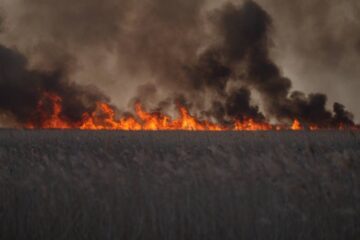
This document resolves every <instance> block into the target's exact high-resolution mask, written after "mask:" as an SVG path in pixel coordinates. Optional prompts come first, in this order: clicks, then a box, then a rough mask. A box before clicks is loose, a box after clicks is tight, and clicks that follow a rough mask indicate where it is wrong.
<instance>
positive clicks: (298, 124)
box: [291, 119, 303, 131]
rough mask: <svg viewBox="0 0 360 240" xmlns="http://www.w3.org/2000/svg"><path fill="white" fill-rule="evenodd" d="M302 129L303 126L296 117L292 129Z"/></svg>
mask: <svg viewBox="0 0 360 240" xmlns="http://www.w3.org/2000/svg"><path fill="white" fill-rule="evenodd" d="M302 129H303V128H302V126H301V124H300V122H299V120H297V119H295V120H294V122H293V124H292V125H291V130H293V131H299V130H302Z"/></svg>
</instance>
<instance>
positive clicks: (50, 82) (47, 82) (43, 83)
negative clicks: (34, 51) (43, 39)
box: [0, 45, 107, 127]
mask: <svg viewBox="0 0 360 240" xmlns="http://www.w3.org/2000/svg"><path fill="white" fill-rule="evenodd" d="M0 66H1V68H0V110H1V111H2V112H4V113H5V114H8V115H9V116H10V117H12V118H14V119H15V120H16V121H17V122H18V123H19V124H22V125H24V124H29V123H31V124H32V125H33V126H35V127H41V123H42V122H43V121H44V120H46V118H49V117H50V116H51V115H52V114H53V111H54V107H53V106H52V105H53V102H52V101H51V99H48V98H47V97H46V94H54V95H56V96H59V97H60V98H61V99H62V103H61V105H62V111H61V113H60V114H61V117H62V118H63V119H64V120H66V121H69V122H74V123H76V122H78V121H79V120H81V117H82V114H83V113H91V112H92V111H93V110H94V109H95V107H96V102H97V101H107V98H106V97H105V96H103V95H102V94H100V93H99V92H98V91H97V90H96V89H93V88H90V87H89V88H88V87H80V86H79V85H77V84H75V83H72V82H70V81H68V80H67V79H66V75H65V74H64V72H65V71H64V70H62V69H59V70H57V71H51V72H42V71H35V70H28V69H27V60H26V58H25V57H24V56H23V55H21V54H20V53H18V52H17V51H15V50H12V49H9V48H6V47H3V46H1V45H0ZM41 101H42V102H43V104H44V108H43V109H41V110H42V114H44V115H40V114H37V111H38V105H39V103H40V102H41ZM43 118H45V119H43Z"/></svg>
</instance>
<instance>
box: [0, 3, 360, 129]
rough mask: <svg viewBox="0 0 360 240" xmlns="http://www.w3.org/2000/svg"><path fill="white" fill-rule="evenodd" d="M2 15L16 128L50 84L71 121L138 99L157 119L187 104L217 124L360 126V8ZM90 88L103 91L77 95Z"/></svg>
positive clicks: (5, 99)
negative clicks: (102, 105)
mask: <svg viewBox="0 0 360 240" xmlns="http://www.w3.org/2000/svg"><path fill="white" fill-rule="evenodd" d="M0 6H1V15H2V16H3V19H4V20H3V24H2V33H1V35H0V44H2V46H1V49H0V50H1V51H0V55H1V56H0V64H1V67H2V71H1V73H0V77H1V79H0V84H1V91H2V92H4V93H6V94H3V95H2V99H1V98H0V108H1V109H2V110H3V111H5V112H7V113H10V115H11V116H15V119H16V120H17V121H18V122H20V123H21V122H23V119H25V120H27V119H26V118H27V115H26V114H27V112H31V111H32V110H33V109H34V108H35V106H36V104H37V102H38V101H39V99H41V98H42V97H41V93H40V92H43V91H49V89H48V87H47V85H48V84H50V85H51V86H54V88H55V89H54V88H52V89H51V90H52V92H55V93H57V94H59V95H60V96H61V97H62V98H64V99H66V101H65V104H66V106H65V112H64V117H65V118H70V119H79V115H80V116H81V113H83V112H90V111H91V109H93V108H94V101H95V100H102V101H105V102H110V100H108V97H109V98H110V99H111V102H112V103H113V104H114V105H116V106H118V108H119V109H122V110H128V109H129V105H130V106H131V104H129V103H133V102H134V99H140V100H141V101H142V102H144V104H145V105H146V106H147V107H150V108H154V109H159V108H160V109H161V108H163V109H166V108H167V106H169V104H170V103H173V102H181V103H186V105H187V106H189V107H190V108H191V111H193V112H194V113H196V114H197V115H201V116H203V117H210V118H213V119H216V120H218V121H219V122H227V121H229V120H230V119H231V118H236V119H246V118H254V119H256V120H258V121H264V120H265V119H269V118H270V119H277V120H280V121H288V120H292V119H293V118H299V119H301V120H302V121H305V122H307V123H314V124H320V123H321V124H328V125H334V124H335V125H336V124H338V123H340V122H342V123H346V124H350V125H351V124H353V122H352V120H353V116H352V114H351V113H350V112H348V111H347V109H349V110H351V111H352V112H353V113H354V114H355V117H356V119H359V117H360V112H359V110H358V108H357V104H356V103H357V102H359V101H360V98H359V95H358V94H357V91H358V90H360V80H359V77H360V70H358V69H357V65H356V64H358V62H359V60H360V17H359V16H360V4H359V3H358V2H357V1H355V0H350V1H347V2H346V3H343V2H342V3H338V2H336V1H333V0H331V1H326V0H315V1H310V0H305V1H300V0H299V1H297V0H296V1H285V0H281V1H275V0H258V1H250V0H249V1H240V0H239V1H231V2H226V1H222V2H215V1H211V0H208V1H206V0H194V1H182V0H141V1H136V2H135V1H132V0H123V1H116V0H78V1H75V2H74V1H70V0H64V1H56V0H47V1H46V0H0ZM9 56H10V59H13V60H14V59H16V60H14V61H8V60H7V57H9ZM12 73H16V74H15V75H16V76H15V75H14V74H12ZM9 76H11V78H9ZM13 76H15V77H13ZM49 78H50V80H48V79H49ZM29 81H31V83H30V82H29ZM32 82H33V84H32ZM48 82H50V83H48ZM10 83H11V84H10ZM89 84H92V85H94V86H95V87H97V88H99V90H96V89H94V87H92V88H91V90H88V89H89V88H90V87H81V86H82V85H89ZM14 85H16V87H14ZM39 86H40V87H39ZM44 86H45V87H44ZM9 90H11V91H9ZM12 91H13V92H12ZM39 91H40V92H39ZM100 92H103V93H100ZM303 92H304V93H303ZM317 92H320V93H317ZM19 95H21V97H19ZM30 95H31V96H30ZM34 95H35V96H34ZM69 95H70V96H69ZM74 96H82V97H76V98H75V97H74ZM105 96H108V97H105ZM174 96H175V97H174ZM27 97H29V99H30V101H29V100H28V99H27ZM24 102H26V103H27V104H29V106H28V105H27V104H24ZM336 102H341V103H344V105H345V106H347V108H346V109H345V108H344V106H343V105H342V104H339V103H336ZM19 104H20V105H21V106H22V107H23V108H22V107H21V108H19V109H18V108H17V107H16V106H17V105H19ZM24 109H25V110H24ZM69 109H70V110H69ZM76 109H80V110H79V113H74V111H75V110H76ZM24 111H25V112H24ZM24 114H25V116H23V115H24Z"/></svg>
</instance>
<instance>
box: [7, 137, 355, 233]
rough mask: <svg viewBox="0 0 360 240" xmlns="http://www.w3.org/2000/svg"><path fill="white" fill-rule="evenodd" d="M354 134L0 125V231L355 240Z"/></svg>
mask: <svg viewBox="0 0 360 240" xmlns="http://www.w3.org/2000/svg"><path fill="white" fill-rule="evenodd" d="M359 178H360V132H350V131H318V132H307V131H299V132H293V131H283V132H272V131H269V132H121V131H114V132H111V131H27V130H1V131H0V239H21V240H22V239H24V240H25V239H26V240H31V239H34V240H35V239H36V240H41V239H46V240H49V239H51V240H53V239H101V240H106V239H124V240H126V239H156V240H160V239H169V240H177V239H182V240H192V239H201V240H202V239H204V240H205V239H206V240H211V239H214V240H215V239H216V240H218V239H221V240H222V239H225V240H227V239H234V240H235V239H236V240H238V239H266V240H271V239H326V240H329V239H339V240H340V239H347V240H348V239H349V240H351V239H360V179H359Z"/></svg>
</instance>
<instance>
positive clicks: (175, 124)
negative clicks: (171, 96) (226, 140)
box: [25, 93, 320, 131]
mask: <svg viewBox="0 0 360 240" xmlns="http://www.w3.org/2000/svg"><path fill="white" fill-rule="evenodd" d="M49 108H50V109H49ZM134 110H135V116H132V115H129V116H122V117H120V118H117V116H116V112H115V110H114V108H113V107H111V106H110V105H109V104H107V103H101V102H98V103H97V105H96V109H95V110H94V111H93V112H91V113H83V115H82V118H81V120H80V121H78V122H72V121H69V120H68V119H66V118H65V117H64V114H62V111H63V109H62V99H61V97H59V96H58V95H56V94H52V93H45V94H44V95H43V98H42V99H41V100H40V101H39V103H38V105H37V108H36V111H35V112H34V117H32V118H31V119H32V120H31V121H30V122H29V123H28V124H26V125H25V128H32V129H34V128H42V129H82V130H126V131H140V130H145V131H157V130H166V131H169V130H182V131H268V130H276V131H280V130H286V129H289V130H293V131H298V130H303V129H304V127H303V126H302V125H301V123H300V122H299V120H298V119H294V121H293V123H292V125H291V126H284V125H272V124H269V123H265V122H258V121H255V120H254V119H251V118H249V119H245V120H242V121H239V120H236V121H234V123H233V124H230V125H222V124H218V123H214V122H211V121H208V120H199V119H198V118H196V117H195V116H193V115H191V114H190V112H189V110H188V109H187V108H186V107H184V106H178V118H176V119H172V118H171V117H170V116H169V115H166V114H164V113H161V112H147V111H145V110H144V108H143V106H142V105H141V103H139V102H138V103H136V104H135V108H134ZM39 122H40V123H39ZM35 123H36V124H35ZM318 129H320V127H319V126H316V125H310V126H309V130H312V131H314V130H318Z"/></svg>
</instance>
